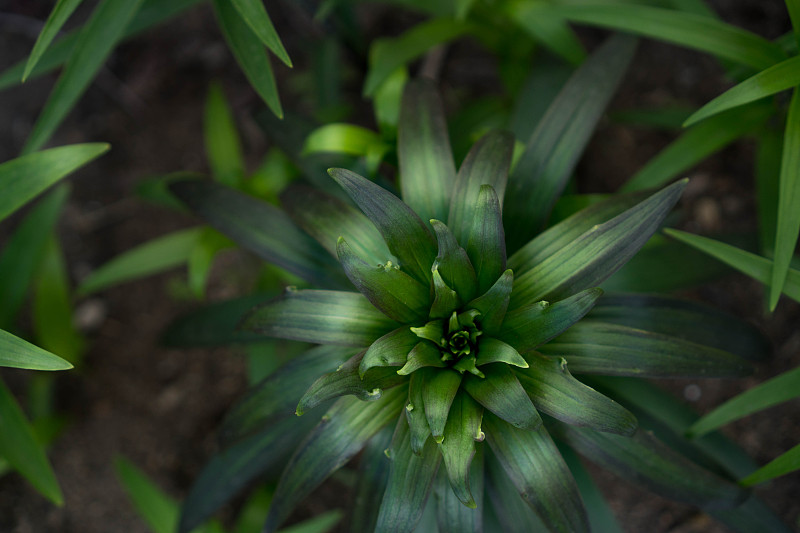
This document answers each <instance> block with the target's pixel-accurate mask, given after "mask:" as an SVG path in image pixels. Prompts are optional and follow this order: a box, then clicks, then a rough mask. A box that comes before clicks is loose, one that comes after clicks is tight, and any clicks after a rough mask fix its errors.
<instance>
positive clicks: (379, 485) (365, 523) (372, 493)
mask: <svg viewBox="0 0 800 533" xmlns="http://www.w3.org/2000/svg"><path fill="white" fill-rule="evenodd" d="M412 379H413V377H412ZM393 433H394V428H393V427H391V426H387V427H385V428H383V430H382V431H381V432H380V433H378V434H377V435H375V436H374V437H372V439H370V441H369V442H368V443H367V445H366V446H365V447H364V451H363V452H362V453H361V458H360V459H359V462H358V481H357V482H356V487H355V496H354V497H353V499H352V501H353V505H352V512H351V514H350V517H349V522H350V523H349V524H348V526H349V530H350V531H351V532H352V533H374V532H375V523H376V522H377V521H378V512H379V511H380V507H381V500H382V499H383V493H384V492H385V491H386V483H387V482H388V480H389V468H390V467H391V462H390V461H389V459H388V458H387V457H386V450H388V449H389V446H390V445H391V443H392V434H393ZM259 525H260V524H259ZM243 533H249V532H243Z"/></svg>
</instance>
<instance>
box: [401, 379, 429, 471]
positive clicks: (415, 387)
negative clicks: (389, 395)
mask: <svg viewBox="0 0 800 533" xmlns="http://www.w3.org/2000/svg"><path fill="white" fill-rule="evenodd" d="M434 372H435V370H431V369H427V368H422V369H420V370H417V371H416V372H414V373H413V374H411V380H410V381H409V384H408V403H406V420H408V429H409V431H410V432H411V437H410V439H411V451H413V452H414V453H415V454H417V455H420V454H421V453H422V450H423V448H424V447H425V443H426V442H427V441H428V440H429V439H428V437H430V436H431V427H430V426H429V425H428V417H427V416H425V400H424V399H423V394H422V391H423V390H425V387H426V382H427V381H428V380H429V379H431V378H432V377H433V374H434Z"/></svg>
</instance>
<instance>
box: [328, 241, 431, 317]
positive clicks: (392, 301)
mask: <svg viewBox="0 0 800 533" xmlns="http://www.w3.org/2000/svg"><path fill="white" fill-rule="evenodd" d="M337 252H338V255H339V261H340V262H341V263H342V267H343V268H344V272H345V274H347V277H348V278H349V279H350V281H351V282H352V283H353V285H354V286H355V287H356V288H357V289H358V290H359V292H360V293H361V294H363V295H364V296H365V297H366V298H367V300H369V301H370V302H371V303H372V305H374V306H375V307H376V308H378V309H380V310H381V311H382V312H383V313H384V314H385V315H386V316H388V317H389V318H391V319H392V320H396V321H398V322H400V323H403V324H408V323H418V322H421V321H424V320H425V318H427V315H428V308H429V307H430V305H431V300H430V289H429V288H428V287H427V286H426V285H422V284H421V283H420V282H418V281H417V280H415V279H414V278H412V277H411V276H409V275H408V274H406V273H405V272H403V271H402V270H400V267H399V266H397V265H394V264H392V262H391V261H387V262H386V264H384V265H375V266H373V265H368V264H367V263H365V262H364V261H362V260H361V259H360V258H359V257H357V256H356V254H354V253H353V250H352V249H351V248H350V246H348V244H347V242H346V241H345V240H344V238H343V237H339V242H338V245H337Z"/></svg>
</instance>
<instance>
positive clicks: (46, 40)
mask: <svg viewBox="0 0 800 533" xmlns="http://www.w3.org/2000/svg"><path fill="white" fill-rule="evenodd" d="M81 1H82V0H58V2H56V5H55V7H53V10H52V11H51V12H50V15H49V16H48V17H47V21H46V22H45V23H44V27H43V28H42V31H41V32H40V33H39V37H38V38H37V39H36V43H35V44H34V45H33V50H31V55H30V56H29V57H28V62H27V63H26V64H25V72H23V73H22V81H23V83H24V82H25V80H26V79H27V78H28V76H30V73H31V71H32V70H33V67H35V66H36V63H37V62H38V61H39V59H41V57H42V54H44V52H45V50H47V47H48V46H50V43H51V42H53V39H54V38H55V36H56V35H58V32H59V30H61V27H62V26H63V25H64V23H65V22H66V21H67V19H69V17H70V15H72V13H73V12H74V11H75V9H76V8H77V7H78V6H79V5H81Z"/></svg>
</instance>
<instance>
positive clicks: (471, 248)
mask: <svg viewBox="0 0 800 533" xmlns="http://www.w3.org/2000/svg"><path fill="white" fill-rule="evenodd" d="M473 217H474V218H473V219H472V228H471V229H470V232H469V239H468V240H467V246H466V250H467V255H468V256H469V259H470V261H471V262H472V265H473V267H474V268H475V275H476V276H477V278H478V294H483V293H485V292H486V291H488V290H489V289H490V288H491V287H492V286H493V285H494V284H495V283H496V282H497V279H498V278H499V277H500V276H501V275H502V274H503V272H504V271H505V270H506V237H505V231H504V230H503V215H502V212H501V210H500V200H499V198H498V197H497V192H495V190H494V188H492V186H491V185H481V188H480V192H479V193H478V200H477V201H476V202H475V209H474V211H473Z"/></svg>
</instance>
